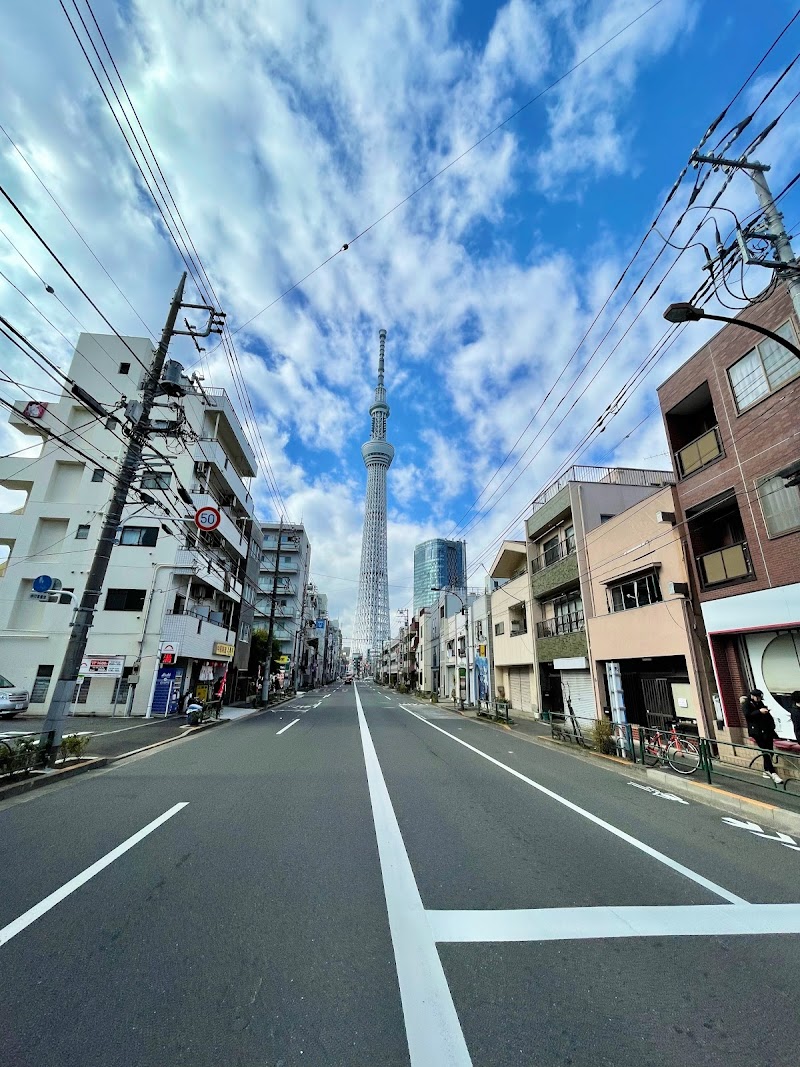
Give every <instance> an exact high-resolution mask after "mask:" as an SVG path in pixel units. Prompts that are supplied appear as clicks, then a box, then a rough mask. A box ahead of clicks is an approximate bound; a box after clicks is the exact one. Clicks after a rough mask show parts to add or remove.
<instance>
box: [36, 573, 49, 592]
mask: <svg viewBox="0 0 800 1067" xmlns="http://www.w3.org/2000/svg"><path fill="white" fill-rule="evenodd" d="M52 584H53V579H52V578H51V577H50V575H49V574H40V575H39V577H38V578H34V579H33V591H34V593H46V592H47V591H48V589H50V587H51V586H52Z"/></svg>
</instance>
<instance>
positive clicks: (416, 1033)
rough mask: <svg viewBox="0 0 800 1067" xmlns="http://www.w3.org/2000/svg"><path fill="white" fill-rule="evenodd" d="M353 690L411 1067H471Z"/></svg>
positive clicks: (366, 727) (389, 800)
mask: <svg viewBox="0 0 800 1067" xmlns="http://www.w3.org/2000/svg"><path fill="white" fill-rule="evenodd" d="M353 689H354V690H355V695H356V709H357V711H358V725H359V730H360V732H361V745H362V747H363V749H364V764H365V766H366V769H367V784H368V786H369V796H370V802H371V804H372V818H373V821H374V823H375V836H376V838H377V842H378V856H379V858H380V865H381V876H382V878H383V890H384V893H385V895H386V910H387V912H388V917H389V931H390V933H391V937H392V945H393V947H394V955H395V964H396V967H397V979H398V983H399V985H400V999H401V1002H402V1005H403V1018H404V1020H405V1026H406V1037H407V1039H408V1051H409V1057H410V1060H411V1067H470V1065H471V1063H472V1060H471V1059H470V1055H469V1051H468V1050H467V1045H466V1042H465V1040H464V1034H463V1033H462V1030H461V1023H460V1022H459V1021H458V1015H457V1014H456V1009H455V1006H454V1004H453V998H452V996H451V995H450V988H449V986H448V985H447V979H446V978H445V975H444V969H443V968H442V964H441V960H440V959H439V953H438V952H437V950H436V945H435V943H434V940H433V937H432V936H431V930H430V927H429V925H428V922H427V919H426V917H425V910H424V908H423V906H422V899H421V897H420V895H419V889H418V888H417V883H416V879H415V878H414V872H413V870H412V869H411V863H410V861H409V858H408V853H407V852H406V848H405V845H404V844H403V837H402V834H401V833H400V827H399V826H398V825H397V818H396V816H395V813H394V808H393V807H392V801H391V798H390V797H389V792H388V790H387V788H386V782H385V781H384V778H383V772H382V771H381V766H380V763H379V762H378V756H377V754H376V752H375V746H374V745H373V743H372V737H371V736H370V732H369V728H368V726H367V720H366V717H365V715H364V709H363V708H362V706H361V698H360V697H359V695H358V688H357V686H353Z"/></svg>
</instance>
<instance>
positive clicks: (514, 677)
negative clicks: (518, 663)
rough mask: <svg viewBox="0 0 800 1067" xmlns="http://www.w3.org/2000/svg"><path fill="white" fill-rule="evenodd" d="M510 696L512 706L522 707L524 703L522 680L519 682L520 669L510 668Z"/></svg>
mask: <svg viewBox="0 0 800 1067" xmlns="http://www.w3.org/2000/svg"><path fill="white" fill-rule="evenodd" d="M509 696H510V697H511V706H512V707H514V708H518V707H522V702H523V687H522V683H521V680H519V668H518V667H510V668H509Z"/></svg>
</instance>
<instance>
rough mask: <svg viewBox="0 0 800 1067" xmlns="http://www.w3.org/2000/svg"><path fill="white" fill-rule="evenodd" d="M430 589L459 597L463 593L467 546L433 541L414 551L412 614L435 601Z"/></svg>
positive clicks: (418, 546) (454, 542)
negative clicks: (445, 588) (446, 589)
mask: <svg viewBox="0 0 800 1067" xmlns="http://www.w3.org/2000/svg"><path fill="white" fill-rule="evenodd" d="M432 586H449V587H450V588H451V589H452V590H453V591H454V592H456V593H459V594H460V595H461V596H465V595H466V590H467V543H466V541H446V540H445V539H444V538H442V537H435V538H434V539H433V540H432V541H423V542H422V544H420V545H417V546H416V548H415V549H414V614H415V615H416V614H417V612H418V611H419V610H420V608H426V607H430V605H431V604H435V603H436V601H437V600H438V599H439V594H438V593H434V592H432V590H431V587H432Z"/></svg>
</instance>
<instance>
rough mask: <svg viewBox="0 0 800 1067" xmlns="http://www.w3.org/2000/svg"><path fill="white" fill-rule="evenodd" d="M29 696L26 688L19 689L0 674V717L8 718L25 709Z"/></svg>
mask: <svg viewBox="0 0 800 1067" xmlns="http://www.w3.org/2000/svg"><path fill="white" fill-rule="evenodd" d="M29 702H30V697H29V695H28V690H27V689H20V688H18V687H17V686H16V685H14V683H13V682H10V681H9V680H8V678H4V677H3V675H2V674H0V719H2V718H6V719H10V718H12V717H13V716H14V715H19V713H20V712H21V711H26V710H27V708H28V704H29Z"/></svg>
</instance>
